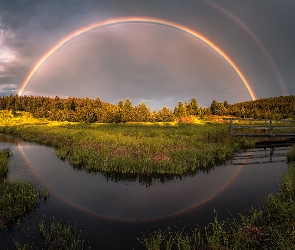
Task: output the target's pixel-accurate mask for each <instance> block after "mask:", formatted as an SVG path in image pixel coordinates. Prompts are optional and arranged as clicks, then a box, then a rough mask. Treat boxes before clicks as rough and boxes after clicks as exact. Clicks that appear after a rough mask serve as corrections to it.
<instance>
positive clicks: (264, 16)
mask: <svg viewBox="0 0 295 250" xmlns="http://www.w3.org/2000/svg"><path fill="white" fill-rule="evenodd" d="M294 11H295V2H294V1H293V0H284V1H278V0H261V1H236V0H219V1H208V0H195V1H192V0H179V1H176V0H174V1H166V0H165V1H143V0H137V1H135V0H127V1H119V0H104V1H99V0H63V1H60V0H50V1H49V0H0V94H10V93H12V94H15V93H17V92H18V89H19V87H20V86H21V84H22V82H23V81H24V79H25V78H26V76H27V74H28V73H29V72H30V70H31V69H32V67H33V66H34V65H35V63H36V62H37V61H38V59H39V58H40V57H41V56H42V55H43V54H44V53H45V52H46V51H48V49H50V48H51V47H52V46H53V45H54V44H56V43H57V42H58V41H60V40H61V39H62V38H63V37H65V36H67V35H68V34H69V33H71V32H73V31H75V30H77V29H79V28H81V27H83V26H86V25H88V24H90V23H93V22H97V21H102V20H108V19H112V18H119V17H128V16H146V17H155V18H161V19H165V20H168V21H173V22H176V23H179V24H181V25H184V26H186V27H189V28H192V29H194V30H195V31H197V32H199V33H201V34H202V35H204V36H205V37H207V38H208V39H210V40H211V41H212V42H214V43H215V44H216V45H217V46H219V47H220V48H221V49H222V50H223V51H224V52H225V53H226V54H227V55H228V56H229V57H230V58H232V60H233V61H234V62H235V63H236V64H237V65H238V67H239V68H240V70H241V71H242V72H243V73H244V75H245V76H246V78H247V79H248V81H249V82H250V85H251V87H252V88H253V90H254V93H255V94H256V96H257V97H258V98H263V97H271V96H279V95H288V94H292V95H294V94H295V71H294V70H293V66H294V65H295V49H294V44H295V32H294V23H295V16H294V14H293V13H294ZM24 94H33V95H45V96H55V95H59V96H63V97H67V96H77V97H91V98H95V97H97V96H98V97H100V98H101V99H102V100H103V101H108V102H112V103H117V101H118V100H119V99H123V100H124V99H126V98H127V97H129V98H130V99H131V101H132V103H133V104H137V103H139V102H141V101H144V102H145V103H146V104H147V105H148V106H149V107H151V108H152V109H158V108H160V107H163V106H168V107H170V108H173V107H174V106H175V105H176V104H177V102H178V101H187V100H189V99H190V98H191V97H195V98H196V99H197V101H198V102H199V104H200V105H201V106H204V107H206V106H208V105H210V103H211V101H212V100H213V99H216V100H217V101H224V100H227V101H228V102H230V103H233V102H239V101H245V100H250V99H251V97H250V95H249V93H248V91H247V89H246V88H245V86H244V84H243V82H242V81H241V79H240V78H239V77H238V75H237V73H236V72H235V71H234V70H233V69H232V68H231V67H230V65H229V64H228V63H227V62H226V61H225V60H224V58H222V57H221V56H220V55H218V54H217V53H216V52H215V51H214V50H212V48H210V47H209V46H208V45H206V44H204V43H203V42H201V41H200V40H198V39H196V38H193V37H191V36H189V35H187V34H185V33H183V32H180V31H176V30H174V29H171V28H167V27H164V26H158V25H152V24H122V23H121V24H116V25H113V26H108V27H104V28H99V29H95V30H92V31H90V32H87V33H85V34H84V35H82V36H79V37H77V38H76V39H73V40H72V41H71V42H69V43H67V44H66V45H64V46H63V47H61V48H60V49H59V50H58V51H56V52H55V53H54V54H53V55H52V56H51V57H50V58H49V59H48V60H47V61H46V62H45V63H44V64H43V65H42V66H41V68H40V69H39V70H38V71H37V72H36V74H35V75H34V77H33V78H32V79H31V80H30V81H29V83H28V85H27V87H26V88H25V91H24Z"/></svg>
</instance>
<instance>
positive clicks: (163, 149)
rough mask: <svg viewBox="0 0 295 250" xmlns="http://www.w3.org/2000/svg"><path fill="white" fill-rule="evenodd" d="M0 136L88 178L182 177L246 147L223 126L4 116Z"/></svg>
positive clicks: (8, 114) (18, 115)
mask: <svg viewBox="0 0 295 250" xmlns="http://www.w3.org/2000/svg"><path fill="white" fill-rule="evenodd" d="M1 116H2V119H1V122H0V133H5V134H14V135H18V136H20V137H21V138H23V139H25V140H29V141H34V142H38V143H41V144H45V145H50V146H54V147H56V148H57V154H58V155H59V156H60V157H61V158H63V159H66V158H68V159H69V161H70V163H71V164H72V165H73V166H74V167H76V168H82V169H84V170H86V171H88V172H102V173H123V174H139V175H143V176H144V175H147V176H148V175H153V174H175V175H181V174H185V173H188V172H194V171H197V170H205V169H209V168H210V167H212V166H214V165H216V164H219V163H221V162H224V161H225V160H226V159H228V158H229V157H231V156H233V154H234V153H235V152H236V151H238V150H240V149H241V147H244V146H245V145H249V144H250V145H251V143H250V142H249V141H247V140H246V139H244V138H235V137H233V136H232V135H231V134H230V133H229V131H228V130H229V129H228V125H224V124H211V123H209V124H183V123H140V124H138V123H128V124H98V123H92V124H86V123H69V122H52V121H47V120H40V119H35V118H33V117H31V116H30V115H29V114H27V113H17V114H13V113H11V112H10V113H9V111H2V112H1V113H0V117H1Z"/></svg>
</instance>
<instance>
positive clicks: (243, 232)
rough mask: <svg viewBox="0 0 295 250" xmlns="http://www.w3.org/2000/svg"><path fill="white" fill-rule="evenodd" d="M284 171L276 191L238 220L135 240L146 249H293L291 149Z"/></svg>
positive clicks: (294, 169) (294, 167) (294, 152)
mask: <svg viewBox="0 0 295 250" xmlns="http://www.w3.org/2000/svg"><path fill="white" fill-rule="evenodd" d="M287 160H288V163H289V168H288V171H287V172H286V173H285V174H284V175H283V177H282V180H281V182H280V190H279V191H278V192H277V193H273V194H269V195H268V196H267V197H266V200H265V202H264V204H263V205H262V206H261V207H260V208H253V209H252V211H251V213H250V214H247V215H240V217H239V218H229V219H228V220H225V221H219V220H218V219H217V216H216V217H215V220H214V221H213V222H212V223H210V224H209V225H208V226H207V227H204V228H198V227H197V228H195V229H193V230H192V232H191V233H184V231H181V230H179V229H173V228H169V229H167V230H165V231H160V230H158V231H154V232H152V233H149V234H146V235H144V236H143V237H141V238H140V239H139V240H140V241H141V242H142V244H143V245H144V246H145V247H146V249H149V250H153V249H155V250H156V249H157V250H160V249H165V250H169V249H210V250H211V249H212V250H215V249H216V250H217V249H218V250H219V249H294V246H295V146H294V147H293V148H292V149H291V150H290V151H289V152H288V154H287Z"/></svg>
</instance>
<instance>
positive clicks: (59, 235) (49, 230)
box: [39, 218, 90, 250]
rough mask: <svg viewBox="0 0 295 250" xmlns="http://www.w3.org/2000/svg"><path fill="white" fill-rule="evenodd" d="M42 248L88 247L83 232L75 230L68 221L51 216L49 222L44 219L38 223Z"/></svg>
mask: <svg viewBox="0 0 295 250" xmlns="http://www.w3.org/2000/svg"><path fill="white" fill-rule="evenodd" d="M39 229H40V235H41V239H42V249H52V250H53V249H72V250H81V249H86V248H87V249H90V247H87V246H86V245H84V244H85V237H86V235H85V233H83V232H81V231H77V229H76V226H74V225H72V223H70V222H66V223H62V222H60V221H59V220H56V219H55V218H51V221H50V223H49V224H47V223H46V222H45V221H44V220H42V221H41V222H40V223H39Z"/></svg>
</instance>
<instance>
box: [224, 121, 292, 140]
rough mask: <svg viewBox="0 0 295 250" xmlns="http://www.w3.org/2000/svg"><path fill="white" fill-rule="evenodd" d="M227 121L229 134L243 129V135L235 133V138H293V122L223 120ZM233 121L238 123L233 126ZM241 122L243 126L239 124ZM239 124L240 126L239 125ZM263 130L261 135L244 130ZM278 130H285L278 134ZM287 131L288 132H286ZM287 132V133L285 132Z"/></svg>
mask: <svg viewBox="0 0 295 250" xmlns="http://www.w3.org/2000/svg"><path fill="white" fill-rule="evenodd" d="M225 120H229V124H230V132H231V133H235V130H237V129H243V130H244V133H235V134H236V135H237V136H249V137H295V120H270V119H264V120H261V119H249V118H225ZM234 121H238V123H236V124H234ZM241 122H243V123H244V124H241ZM239 123H240V124H239ZM249 129H252V131H253V130H254V129H255V130H260V131H261V130H263V131H262V133H261V132H259V133H253V132H252V133H250V132H248V133H246V132H245V130H249ZM278 130H285V132H283V133H278ZM288 130H289V131H288ZM286 131H287V132H286Z"/></svg>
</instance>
